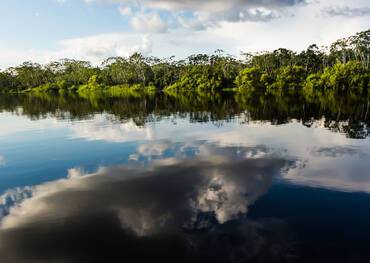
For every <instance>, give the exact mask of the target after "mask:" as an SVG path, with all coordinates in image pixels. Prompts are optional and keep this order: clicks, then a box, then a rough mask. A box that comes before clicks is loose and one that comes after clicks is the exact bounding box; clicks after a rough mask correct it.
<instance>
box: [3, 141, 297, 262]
mask: <svg viewBox="0 0 370 263" xmlns="http://www.w3.org/2000/svg"><path fill="white" fill-rule="evenodd" d="M203 147H206V148H207V149H206V150H207V151H205V149H204V150H203V153H205V152H206V153H207V154H204V155H198V156H196V158H195V157H194V158H184V159H181V158H180V159H175V158H172V159H164V160H158V161H155V162H154V163H153V165H152V166H150V167H146V168H143V167H127V166H116V167H102V168H100V169H99V170H98V171H97V172H96V173H91V174H84V173H82V172H81V171H79V170H71V171H70V173H69V175H70V176H69V177H68V178H66V179H61V180H58V181H53V182H49V183H45V184H42V185H39V186H35V187H34V188H33V189H32V197H30V198H28V199H25V200H24V201H23V202H21V203H20V204H19V205H16V206H15V207H13V208H11V209H10V211H9V214H8V215H7V216H5V217H4V218H3V220H2V224H1V229H0V256H1V258H2V259H3V260H5V262H6V261H9V262H17V261H20V262H22V261H25V260H26V261H27V262H32V261H37V262H39V261H57V262H64V261H68V262H70V261H72V262H81V261H91V260H107V258H109V257H113V256H119V257H120V258H121V259H131V258H135V260H136V261H137V260H139V261H140V260H145V259H151V260H154V259H160V260H162V261H172V262H174V261H187V262H188V261H194V259H197V261H201V260H204V259H207V260H210V259H213V260H214V261H216V262H217V261H225V260H227V261H240V260H242V261H244V260H247V259H252V258H257V257H258V258H259V257H264V258H268V257H269V256H271V257H273V258H274V259H275V260H277V259H282V257H284V256H287V255H288V253H287V251H286V250H287V249H288V247H285V245H286V242H285V241H286V237H285V234H283V233H284V231H280V230H279V229H282V228H284V224H283V223H282V222H281V221H277V220H272V219H270V220H267V219H266V220H259V221H251V220H250V219H248V218H246V214H247V212H248V208H249V207H250V206H251V205H253V203H254V202H255V201H256V200H257V199H258V198H259V197H261V196H262V195H263V194H265V193H266V192H267V190H268V188H269V187H270V185H271V184H272V181H273V178H274V177H275V176H278V175H280V174H281V173H282V171H284V169H285V168H287V167H289V166H290V165H291V164H292V162H290V161H287V160H286V159H284V158H282V157H279V155H277V154H274V153H271V152H269V151H267V150H266V148H265V147H263V146H256V147H223V148H221V147H216V146H214V145H208V146H207V145H205V146H203ZM264 235H269V238H268V239H267V238H265V237H264ZM270 253H271V255H270Z"/></svg>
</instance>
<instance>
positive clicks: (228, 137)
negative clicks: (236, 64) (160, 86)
mask: <svg viewBox="0 0 370 263" xmlns="http://www.w3.org/2000/svg"><path fill="white" fill-rule="evenodd" d="M67 99H68V100H67V102H66V98H57V99H55V98H42V97H39V98H29V97H26V98H24V97H21V98H13V99H10V98H7V99H2V100H1V101H0V107H1V108H0V109H1V113H0V194H1V196H0V220H1V221H0V222H1V225H0V258H1V262H92V261H100V262H112V260H111V259H113V258H117V257H118V258H120V260H119V261H127V262H137V261H144V260H146V261H154V260H156V261H157V260H161V261H164V262H209V261H213V262H369V260H370V249H369V248H370V224H369V222H370V139H369V136H368V127H369V126H368V123H369V120H368V117H367V113H365V112H366V111H361V109H360V108H361V107H362V106H361V105H357V104H356V105H353V107H352V108H351V107H349V108H351V109H353V110H354V112H348V111H347V112H346V111H345V110H340V111H339V110H338V109H337V111H336V110H332V109H330V108H327V107H322V105H321V106H320V105H312V104H310V105H309V104H305V103H301V104H299V105H291V104H289V103H287V106H286V105H281V104H279V106H276V105H275V104H272V103H267V104H266V105H265V106H266V107H265V108H264V109H263V108H262V107H257V106H258V105H257V106H256V107H253V105H252V106H250V105H249V106H248V105H245V104H243V105H241V104H240V102H239V103H237V100H236V99H235V98H234V97H232V98H229V99H227V100H226V99H225V100H222V101H216V102H215V101H212V100H211V101H201V102H194V103H195V104H189V102H186V101H185V102H184V100H174V99H170V98H164V97H160V98H158V97H156V98H153V97H151V98H134V99H131V98H130V99H127V98H125V99H123V98H121V99H117V98H116V99H112V98H89V99H86V98H84V99H82V98H74V99H73V100H72V98H67ZM55 100H57V101H55ZM5 102H6V103H5ZM273 105H275V106H273ZM357 107H358V110H357ZM347 108H348V107H347ZM365 108H366V107H365ZM256 109H258V110H257V111H256ZM356 112H362V113H361V114H360V113H358V114H357V113H356ZM365 114H366V115H365Z"/></svg>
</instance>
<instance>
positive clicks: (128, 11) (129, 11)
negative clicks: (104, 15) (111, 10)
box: [118, 7, 133, 16]
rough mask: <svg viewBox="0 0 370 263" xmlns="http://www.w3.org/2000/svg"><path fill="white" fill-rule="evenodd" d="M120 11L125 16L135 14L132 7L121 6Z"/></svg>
mask: <svg viewBox="0 0 370 263" xmlns="http://www.w3.org/2000/svg"><path fill="white" fill-rule="evenodd" d="M118 11H119V12H120V14H121V15H123V16H131V15H132V14H133V11H132V9H131V7H119V8H118Z"/></svg>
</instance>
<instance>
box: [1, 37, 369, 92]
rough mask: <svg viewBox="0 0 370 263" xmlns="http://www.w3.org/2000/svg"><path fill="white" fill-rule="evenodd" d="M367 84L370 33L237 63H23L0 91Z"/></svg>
mask: <svg viewBox="0 0 370 263" xmlns="http://www.w3.org/2000/svg"><path fill="white" fill-rule="evenodd" d="M369 81H370V30H368V31H364V32H360V33H357V34H356V35H354V36H351V37H349V38H345V39H340V40H338V41H336V42H335V43H333V44H332V45H331V46H330V47H321V48H319V47H318V46H317V45H311V46H309V47H308V48H307V49H306V50H304V51H302V52H300V53H296V52H293V51H291V50H287V49H284V48H280V49H277V50H275V51H272V52H261V53H255V54H251V53H244V54H242V58H240V59H236V58H235V57H233V56H229V55H226V54H225V53H224V52H223V51H222V50H217V51H216V52H215V53H214V54H213V55H205V54H198V55H192V56H190V57H188V58H187V59H186V60H180V61H177V60H174V58H173V57H171V58H168V59H159V58H155V57H144V56H142V55H141V54H139V53H135V54H133V55H132V56H130V57H128V58H124V57H112V58H108V59H107V60H106V61H104V62H103V63H102V65H100V66H92V64H91V63H89V62H86V61H77V60H71V59H63V60H61V61H57V62H52V63H49V64H47V65H40V64H37V63H32V62H25V63H23V64H22V65H20V66H17V67H12V68H8V69H6V70H3V71H0V91H1V92H29V91H56V92H64V91H75V92H79V93H84V92H88V91H97V90H100V91H110V92H126V91H128V90H140V89H141V90H146V91H155V90H165V91H166V92H168V93H178V92H187V91H197V92H198V93H203V92H206V93H207V92H214V91H221V90H225V89H238V90H241V91H246V92H249V91H250V90H267V91H270V92H279V91H281V90H302V89H304V90H305V91H306V94H310V93H312V96H315V95H314V94H313V91H320V92H325V91H326V90H335V91H337V92H339V93H341V92H348V91H351V92H352V91H354V92H356V93H358V94H367V93H368V88H369Z"/></svg>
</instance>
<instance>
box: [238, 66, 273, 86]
mask: <svg viewBox="0 0 370 263" xmlns="http://www.w3.org/2000/svg"><path fill="white" fill-rule="evenodd" d="M266 75H267V74H264V72H263V71H262V70H261V69H260V68H258V67H251V68H245V69H243V70H242V71H241V72H240V73H239V75H238V77H237V78H236V80H235V84H236V86H237V87H238V88H242V89H256V88H257V89H261V88H264V87H265V86H266V85H265V82H264V81H265V79H264V78H265V76H266Z"/></svg>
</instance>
